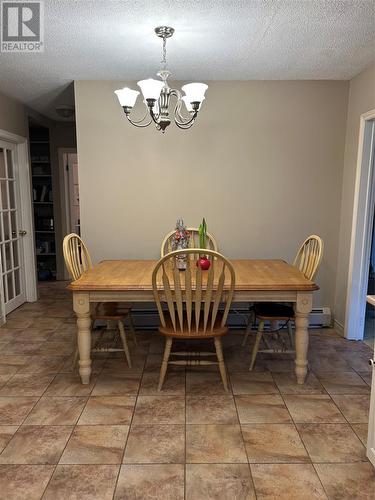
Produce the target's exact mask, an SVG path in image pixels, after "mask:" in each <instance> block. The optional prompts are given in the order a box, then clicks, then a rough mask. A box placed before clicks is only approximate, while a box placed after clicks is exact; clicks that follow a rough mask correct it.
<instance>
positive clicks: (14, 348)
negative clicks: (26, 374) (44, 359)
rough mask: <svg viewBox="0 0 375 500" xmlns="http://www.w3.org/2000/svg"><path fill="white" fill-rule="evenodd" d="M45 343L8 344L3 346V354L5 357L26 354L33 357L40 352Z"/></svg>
mask: <svg viewBox="0 0 375 500" xmlns="http://www.w3.org/2000/svg"><path fill="white" fill-rule="evenodd" d="M42 346H43V342H8V343H7V344H3V345H2V346H1V352H2V353H3V354H5V355H8V356H10V355H12V354H25V355H33V354H36V353H37V352H39V349H40V348H41V347H42Z"/></svg>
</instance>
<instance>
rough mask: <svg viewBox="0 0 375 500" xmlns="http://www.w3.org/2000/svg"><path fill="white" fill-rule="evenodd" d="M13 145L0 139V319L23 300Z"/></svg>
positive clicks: (17, 173)
mask: <svg viewBox="0 0 375 500" xmlns="http://www.w3.org/2000/svg"><path fill="white" fill-rule="evenodd" d="M25 234H26V232H25V231H24V230H23V228H22V220H21V205H20V186H19V169H18V162H17V146H16V144H12V143H8V142H5V141H1V140H0V261H1V268H0V272H1V284H0V286H1V290H2V319H4V315H7V314H8V313H10V312H11V311H13V309H15V308H16V307H19V306H20V305H21V304H23V303H24V302H25V301H26V293H25V266H24V248H23V241H22V239H23V236H24V235H25Z"/></svg>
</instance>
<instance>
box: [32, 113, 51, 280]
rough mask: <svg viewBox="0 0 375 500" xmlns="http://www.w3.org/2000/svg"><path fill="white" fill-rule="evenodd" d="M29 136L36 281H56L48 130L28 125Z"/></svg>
mask: <svg viewBox="0 0 375 500" xmlns="http://www.w3.org/2000/svg"><path fill="white" fill-rule="evenodd" d="M29 132H30V134H29V135H30V158H31V171H32V186H33V207H34V227H35V246H36V262H37V272H38V280H39V281H47V280H55V279H56V241H55V217H54V203H53V195H52V170H51V158H50V141H49V130H48V128H47V127H43V126H40V125H36V124H33V123H32V122H30V129H29Z"/></svg>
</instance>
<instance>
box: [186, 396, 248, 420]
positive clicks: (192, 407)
mask: <svg viewBox="0 0 375 500" xmlns="http://www.w3.org/2000/svg"><path fill="white" fill-rule="evenodd" d="M186 422H187V423H188V424H238V416H237V412H236V407H235V404H234V399H233V397H232V396H231V395H214V396H203V395H193V394H190V395H189V394H188V395H187V396H186Z"/></svg>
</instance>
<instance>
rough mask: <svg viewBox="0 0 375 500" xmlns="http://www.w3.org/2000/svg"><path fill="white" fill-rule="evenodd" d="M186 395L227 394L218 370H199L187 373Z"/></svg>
mask: <svg viewBox="0 0 375 500" xmlns="http://www.w3.org/2000/svg"><path fill="white" fill-rule="evenodd" d="M216 368H217V367H216ZM186 393H187V394H195V395H204V396H208V395H214V394H227V393H226V391H225V389H224V386H223V382H222V380H221V377H220V373H219V370H218V369H217V370H216V371H214V372H211V371H209V372H207V371H204V370H200V369H199V368H197V369H194V371H190V372H186Z"/></svg>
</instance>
